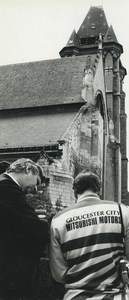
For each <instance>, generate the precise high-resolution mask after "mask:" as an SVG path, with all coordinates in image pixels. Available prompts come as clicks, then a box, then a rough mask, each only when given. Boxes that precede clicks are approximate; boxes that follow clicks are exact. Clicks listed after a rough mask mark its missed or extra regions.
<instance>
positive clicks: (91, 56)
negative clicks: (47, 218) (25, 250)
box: [0, 6, 129, 210]
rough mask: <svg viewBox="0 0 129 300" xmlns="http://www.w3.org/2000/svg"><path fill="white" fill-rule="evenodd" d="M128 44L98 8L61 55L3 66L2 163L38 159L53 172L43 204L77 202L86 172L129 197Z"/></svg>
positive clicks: (105, 188) (109, 191)
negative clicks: (76, 183) (76, 184)
mask: <svg viewBox="0 0 129 300" xmlns="http://www.w3.org/2000/svg"><path fill="white" fill-rule="evenodd" d="M122 53H123V47H122V45H121V44H120V43H119V41H118V40H117V37H116V35H115V32H114V30H113V27H112V26H109V25H108V23H107V19H106V16H105V12H104V10H103V8H102V7H96V6H93V7H91V8H90V9H89V12H88V14H87V15H86V18H85V19H84V21H83V22H82V24H81V26H80V28H79V30H78V31H77V32H76V31H75V30H74V31H73V32H72V33H71V35H70V38H69V39H68V42H67V44H66V45H65V46H64V47H63V49H61V51H60V58H59V59H53V60H43V61H36V62H28V63H21V64H14V65H6V66H1V67H0V127H1V138H0V161H2V160H7V161H9V162H12V161H14V160H16V159H17V158H20V157H29V158H31V159H34V160H35V161H38V162H39V163H40V164H41V165H42V166H43V169H44V173H45V175H46V176H47V177H48V178H49V186H48V187H47V190H45V191H44V189H42V188H41V191H40V193H39V198H40V199H39V202H38V200H37V203H38V204H39V203H40V205H39V206H38V204H37V208H40V207H44V197H46V202H45V203H46V204H45V205H46V206H45V207H46V209H47V205H48V203H49V205H51V206H53V207H54V208H55V209H56V210H58V209H60V208H61V209H62V208H63V207H66V206H69V205H71V204H73V203H74V201H75V200H74V193H73V188H72V185H73V179H74V177H75V176H76V175H77V174H78V173H79V172H80V171H82V170H87V171H88V170H91V171H95V172H96V173H97V174H99V176H100V177H101V181H102V189H101V198H102V199H108V200H112V201H116V202H121V201H122V202H123V203H128V204H129V202H128V200H127V195H128V191H127V189H128V188H127V182H128V171H127V170H128V159H127V154H126V119H127V116H126V112H125V93H124V91H123V80H124V77H125V76H126V69H125V68H124V66H123V65H122V61H121V55H122Z"/></svg>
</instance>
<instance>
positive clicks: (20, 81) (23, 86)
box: [0, 55, 96, 110]
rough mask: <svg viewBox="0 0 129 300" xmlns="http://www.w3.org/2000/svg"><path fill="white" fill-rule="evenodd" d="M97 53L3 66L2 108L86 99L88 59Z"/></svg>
mask: <svg viewBox="0 0 129 300" xmlns="http://www.w3.org/2000/svg"><path fill="white" fill-rule="evenodd" d="M89 57H90V58H91V60H90V61H91V65H92V66H94V65H95V57H96V55H90V56H89V55H85V56H81V57H80V56H78V57H68V58H67V57H65V58H62V59H61V58H59V59H54V60H45V61H38V62H30V63H24V64H15V65H6V66H1V67H0V110H6V109H16V108H27V107H40V106H50V105H58V104H68V103H79V102H84V101H83V99H82V98H81V89H82V83H83V72H84V68H85V67H86V64H87V61H89Z"/></svg>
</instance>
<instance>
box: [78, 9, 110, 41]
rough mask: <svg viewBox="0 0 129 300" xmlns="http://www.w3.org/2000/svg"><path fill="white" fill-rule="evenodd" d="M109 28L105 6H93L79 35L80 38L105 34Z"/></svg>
mask: <svg viewBox="0 0 129 300" xmlns="http://www.w3.org/2000/svg"><path fill="white" fill-rule="evenodd" d="M107 30H108V23H107V19H106V16H105V13H104V10H103V8H102V7H98V6H93V7H91V8H90V10H89V12H88V14H87V15H86V18H85V19H84V21H83V23H82V25H81V26H80V28H79V30H78V32H77V35H78V36H79V37H80V38H89V37H98V36H99V34H100V33H101V34H102V36H105V34H106V33H107Z"/></svg>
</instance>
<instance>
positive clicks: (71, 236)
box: [50, 193, 129, 300]
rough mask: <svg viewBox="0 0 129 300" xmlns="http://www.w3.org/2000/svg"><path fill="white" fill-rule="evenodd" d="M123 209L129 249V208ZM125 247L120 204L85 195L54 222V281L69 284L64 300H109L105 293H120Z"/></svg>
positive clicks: (52, 260)
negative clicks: (81, 299)
mask: <svg viewBox="0 0 129 300" xmlns="http://www.w3.org/2000/svg"><path fill="white" fill-rule="evenodd" d="M121 207H122V215H123V221H124V228H125V233H126V240H127V243H126V244H127V245H126V247H127V248H128V249H129V207H126V206H125V205H121ZM123 248H124V247H123V241H122V234H121V217H120V212H119V208H118V204H117V203H115V202H111V201H103V200H100V199H99V197H98V196H97V195H96V194H90V195H88V196H86V195H85V193H84V194H83V195H81V197H80V198H79V199H78V203H76V204H74V205H73V206H72V207H69V208H67V209H64V210H63V211H62V212H60V213H58V214H57V215H56V216H55V217H54V218H53V220H52V223H51V242H50V268H51V272H52V275H53V277H54V279H55V280H56V281H58V282H62V283H64V284H65V289H66V293H65V296H64V300H71V299H74V297H75V296H77V295H79V294H80V295H81V294H82V295H83V294H84V295H85V299H90V297H92V299H106V298H105V294H109V293H111V294H112V295H113V294H114V295H115V294H117V293H119V291H120V289H121V288H122V286H123V284H122V282H121V280H120V276H119V261H120V259H121V258H122V257H123V254H124V252H123ZM128 251H129V250H128ZM94 295H95V296H94ZM96 295H98V296H97V298H96ZM112 299H113V298H112ZM114 299H115V298H114Z"/></svg>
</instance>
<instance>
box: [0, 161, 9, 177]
mask: <svg viewBox="0 0 129 300" xmlns="http://www.w3.org/2000/svg"><path fill="white" fill-rule="evenodd" d="M9 165H10V163H9V162H8V161H5V160H3V161H1V162H0V174H2V173H4V172H6V170H7V169H8V167H9Z"/></svg>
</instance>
